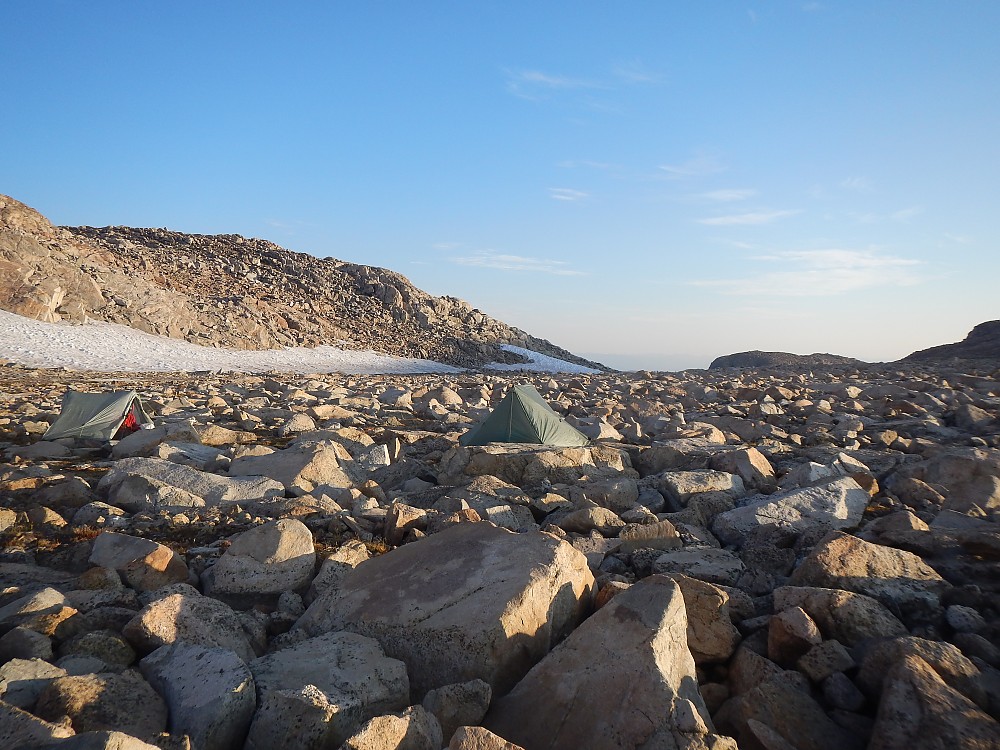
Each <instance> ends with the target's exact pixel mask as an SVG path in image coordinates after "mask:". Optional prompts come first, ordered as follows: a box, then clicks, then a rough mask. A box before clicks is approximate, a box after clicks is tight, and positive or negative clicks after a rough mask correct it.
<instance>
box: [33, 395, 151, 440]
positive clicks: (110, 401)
mask: <svg viewBox="0 0 1000 750" xmlns="http://www.w3.org/2000/svg"><path fill="white" fill-rule="evenodd" d="M152 421H153V420H152V419H150V418H149V415H148V414H146V411H145V410H144V409H143V408H142V401H141V400H140V398H139V394H138V393H136V392H135V391H113V392H111V393H80V392H79V391H66V394H65V395H64V396H63V399H62V408H61V409H60V410H59V418H58V419H57V420H56V421H55V422H53V423H52V424H51V426H50V427H49V429H48V430H46V431H45V434H44V435H42V440H58V439H59V438H95V439H98V440H113V439H116V438H119V437H122V436H123V435H126V434H128V433H130V432H135V431H136V430H138V429H139V428H140V427H141V426H142V425H144V424H149V423H151V422H152Z"/></svg>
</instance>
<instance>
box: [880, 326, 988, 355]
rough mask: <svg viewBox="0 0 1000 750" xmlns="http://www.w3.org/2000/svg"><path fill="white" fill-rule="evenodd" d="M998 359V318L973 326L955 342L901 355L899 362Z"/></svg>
mask: <svg viewBox="0 0 1000 750" xmlns="http://www.w3.org/2000/svg"><path fill="white" fill-rule="evenodd" d="M956 358H957V359H997V360H1000V320H990V321H987V322H985V323H980V324H979V325H977V326H976V327H975V328H973V329H972V330H971V331H970V332H969V335H968V336H966V337H965V338H964V339H963V340H962V341H959V342H958V343H955V344H941V345H940V346H932V347H931V348H930V349H921V350H920V351H916V352H913V354H908V355H907V356H905V357H903V359H902V360H900V361H901V362H935V361H939V360H949V359H956Z"/></svg>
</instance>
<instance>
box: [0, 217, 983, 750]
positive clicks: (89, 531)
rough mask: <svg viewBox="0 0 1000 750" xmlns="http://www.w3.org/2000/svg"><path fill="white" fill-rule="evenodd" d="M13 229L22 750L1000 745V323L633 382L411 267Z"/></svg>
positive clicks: (7, 729) (8, 236) (5, 412)
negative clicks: (335, 338)
mask: <svg viewBox="0 0 1000 750" xmlns="http://www.w3.org/2000/svg"><path fill="white" fill-rule="evenodd" d="M0 219H2V223H0V290H2V293H3V297H2V298H3V303H4V306H5V307H6V308H8V311H6V312H3V311H0V314H2V315H3V316H6V317H4V318H2V319H0V322H3V324H4V326H5V339H4V341H3V342H2V344H0V346H3V347H4V349H3V353H4V354H5V356H6V357H8V359H7V360H5V361H4V362H2V364H0V456H2V458H0V541H2V552H0V747H3V748H66V749H67V750H72V749H73V748H77V749H79V748H87V749H90V748H109V749H110V748H115V749H116V750H132V749H133V748H134V749H138V748H151V747H158V748H162V749H163V750H182V749H188V748H189V749H191V750H238V749H240V748H246V749H247V750H268V749H270V748H315V749H316V750H321V749H327V748H329V749H331V750H336V749H337V748H343V749H344V750H390V749H395V750H441V748H445V747H447V748H450V749H451V750H460V749H461V750H492V749H496V750H500V749H502V748H507V749H510V748H524V749H525V750H535V749H536V748H559V749H565V750H575V749H577V748H595V749H605V748H607V749H609V750H610V749H611V748H644V749H646V750H653V749H654V748H655V749H656V750H660V749H663V750H670V749H673V748H677V749H678V750H697V749H698V748H707V749H722V748H744V749H748V750H758V749H761V748H763V749H764V750H844V749H847V750H851V749H853V748H857V749H858V750H860V749H861V748H871V749H872V750H887V749H889V748H906V750H919V749H921V748H928V749H930V748H942V747H948V748H982V749H983V750H985V749H986V748H996V747H1000V723H998V718H1000V525H998V523H1000V421H998V417H1000V381H998V379H997V375H998V373H1000V369H998V367H1000V350H998V347H997V346H996V340H997V337H996V331H997V328H998V326H1000V323H998V322H996V321H993V322H988V323H984V324H982V325H980V326H977V327H976V328H975V329H974V330H973V332H972V333H971V334H970V335H969V338H968V339H967V340H966V341H965V342H960V343H958V344H953V345H948V346H939V347H935V348H932V349H928V350H925V351H921V352H916V353H915V354H914V355H912V356H910V357H908V358H905V359H904V360H901V361H899V362H894V363H885V364H866V363H864V362H860V361H858V360H853V359H848V358H845V357H836V356H832V355H811V356H798V355H789V354H784V353H780V352H779V353H775V352H744V353H738V354H733V355H727V356H726V357H720V358H719V359H718V360H717V361H716V362H714V363H713V366H712V367H711V368H710V369H708V370H688V371H683V372H674V373H671V372H651V371H640V372H630V373H623V372H615V371H612V370H609V369H608V368H603V367H601V366H600V365H598V364H597V363H593V362H587V361H585V360H580V359H579V358H576V357H573V355H571V354H569V353H568V352H565V351H564V350H562V349H559V348H558V347H556V346H554V345H552V344H550V343H548V342H545V341H542V340H540V339H537V338H534V337H531V336H529V335H528V334H526V333H524V332H522V331H519V330H517V329H513V328H510V327H508V326H506V325H504V324H502V323H499V322H497V321H493V320H492V319H489V318H486V317H484V316H482V315H481V314H479V313H478V312H475V311H472V308H471V306H469V305H467V304H466V303H464V302H461V301H460V300H442V298H433V297H431V296H429V295H426V294H424V293H423V292H421V291H420V290H417V289H415V288H414V287H411V286H409V285H408V282H406V281H405V279H403V278H402V277H398V276H394V275H392V274H391V272H384V271H380V270H379V269H367V268H364V267H356V268H347V269H346V270H345V266H344V264H340V263H339V262H338V261H331V260H326V261H319V260H316V259H311V260H310V259H308V258H307V257H305V256H303V257H301V258H296V257H295V254H292V253H289V252H288V251H285V250H282V249H281V248H276V247H274V246H270V245H265V244H261V243H259V242H257V241H243V240H242V238H235V237H234V236H226V237H222V238H218V237H197V238H194V239H191V240H190V241H189V240H185V239H184V238H185V235H179V234H176V233H173V234H169V233H167V234H165V233H164V232H162V231H158V230H131V229H127V228H121V227H116V228H109V229H104V230H92V229H87V228H83V229H76V230H70V229H66V228H57V227H53V226H52V225H51V224H49V223H48V222H47V221H46V220H45V219H44V218H43V217H41V215H39V214H37V213H36V212H34V211H32V210H31V209H29V208H27V207H26V206H24V205H23V204H20V203H18V202H17V201H14V200H13V199H3V202H2V203H0ZM92 242H96V243H97V244H92ZM143 243H145V244H143ZM178 247H183V248H184V254H181V253H179V252H178V250H177V248H178ZM236 248H249V249H240V250H236ZM234 253H236V254H237V255H238V257H239V258H241V260H240V261H239V264H237V262H236V260H235V256H234ZM239 253H245V254H244V255H239ZM266 259H270V260H266ZM268 264H269V265H268ZM123 267H127V268H130V269H131V270H130V271H129V273H128V274H124V275H123V274H121V273H120V269H121V268H123ZM266 267H267V268H269V269H270V270H268V271H266V273H268V274H270V276H269V277H268V278H269V285H268V286H261V285H259V284H255V283H254V278H251V277H255V278H259V277H260V274H263V273H265V270H264V269H265V268H266ZM251 268H252V269H257V270H255V271H247V270H246V269H251ZM184 269H187V271H188V272H190V273H191V274H192V275H191V277H190V278H189V279H188V281H187V283H186V285H185V286H184V287H183V288H181V287H178V286H176V285H174V284H172V283H168V282H167V281H166V280H167V279H168V278H175V276H174V275H173V274H175V273H181V272H182V271H183V270H184ZM234 269H235V270H234ZM310 269H311V270H310ZM168 271H169V273H168ZM307 271H308V273H311V274H314V275H315V276H316V277H317V278H323V279H325V280H326V281H325V282H324V283H325V284H326V287H325V288H336V289H338V291H337V292H336V294H333V293H331V294H330V296H329V297H327V298H325V299H326V301H325V302H322V304H319V303H317V304H312V305H304V304H302V297H301V296H299V297H297V296H296V292H295V289H296V286H295V279H297V278H301V277H302V275H303V274H305V273H307ZM199 273H200V274H201V276H198V274H199ZM227 273H228V274H229V276H226V274H227ZM234 274H235V275H234ZM220 277H222V278H224V279H225V283H226V284H236V283H237V279H238V278H243V280H244V282H243V283H245V289H243V292H242V293H241V295H240V296H239V297H238V298H233V299H234V300H238V304H235V305H230V306H229V307H226V306H222V307H220V306H218V305H215V304H209V303H210V302H211V300H213V299H218V298H217V297H213V296H212V288H211V287H210V286H207V285H205V284H201V283H199V282H198V281H197V279H199V278H211V279H218V278H220ZM338 285H339V286H338ZM274 288H280V289H282V290H284V291H283V292H282V295H281V296H280V298H279V297H273V298H270V299H269V298H267V294H268V293H269V292H268V291H267V290H270V289H274ZM241 289H242V287H241ZM255 289H256V290H261V289H263V290H264V292H263V296H261V297H259V298H252V297H251V296H250V295H251V291H252V290H255ZM391 290H396V293H393V292H392V291H391ZM124 295H131V296H130V297H128V298H127V299H121V296H124ZM120 299H121V301H119V300H120ZM161 303H162V304H161ZM324 305H325V306H324ZM206 309H210V313H208V314H202V312H199V311H204V310H206ZM220 310H221V312H219V311H220ZM254 311H256V312H254ZM352 311H353V312H352ZM434 311H436V312H434ZM470 311H471V312H470ZM220 316H221V317H220ZM254 316H257V317H254ZM94 319H98V320H103V322H99V323H95V322H93V321H94ZM74 320H75V321H77V322H74ZM278 320H280V321H282V322H281V324H280V325H278V324H277V323H276V322H275V321H278ZM81 321H82V322H81ZM254 321H256V322H254ZM123 324H127V325H123ZM130 326H131V327H130ZM137 328H138V329H140V330H136V329H137ZM335 328H336V330H338V331H340V332H341V334H340V335H342V336H344V337H345V338H342V339H339V343H340V346H341V347H343V348H341V349H336V350H331V349H330V348H329V347H326V348H324V347H323V346H320V347H318V348H316V349H305V348H290V349H285V350H283V351H282V352H281V354H282V356H283V357H284V359H271V360H263V362H265V364H264V365H262V364H261V361H262V360H253V359H251V357H253V356H257V355H268V356H270V355H269V353H268V352H267V351H259V350H260V349H261V348H262V347H263V348H265V349H266V347H267V345H268V344H269V342H271V343H273V341H278V342H282V343H286V344H295V343H298V344H317V343H320V342H321V341H323V340H325V338H324V337H327V336H329V335H331V334H330V331H332V330H334V329H335ZM160 334H165V335H160ZM254 337H257V338H256V339H255V338H254ZM198 341H201V343H202V344H205V343H211V344H214V346H213V347H207V346H197V345H196V343H197V342H198ZM140 342H141V343H140ZM220 345H227V346H230V347H237V348H227V349H223V348H220ZM366 347H367V348H368V349H369V350H368V351H360V349H363V348H366ZM531 347H534V348H531ZM149 350H155V351H156V354H155V355H154V358H153V359H150V358H149V357H148V351H149ZM275 351H276V350H275ZM66 352H69V353H70V357H71V359H70V360H65V359H59V357H60V356H63V355H65V354H66ZM272 353H274V352H272ZM433 356H439V357H440V358H441V360H443V361H437V362H435V361H433V360H432V359H426V358H427V357H433ZM213 357H215V359H213ZM241 357H242V359H241ZM295 357H302V359H299V360H297V361H298V365H296V364H295V362H296V360H295ZM324 358H327V359H324ZM67 362H69V363H70V365H71V366H67ZM205 362H208V363H211V362H219V363H220V364H218V365H217V366H215V367H208V368H206V369H201V370H199V371H196V369H197V365H196V363H205ZM268 362H270V363H271V364H272V366H273V367H274V368H276V369H271V370H270V371H268V365H267V364H266V363H268ZM46 363H49V364H48V365H46ZM106 363H111V364H113V367H111V368H107V369H113V370H114V371H111V372H101V371H100V370H101V369H102V365H104V364H106ZM323 363H326V364H323ZM171 364H173V369H174V370H176V371H173V372H171V371H169V370H170V369H171ZM310 368H311V369H310Z"/></svg>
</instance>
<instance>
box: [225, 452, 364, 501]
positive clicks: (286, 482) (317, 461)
mask: <svg viewBox="0 0 1000 750" xmlns="http://www.w3.org/2000/svg"><path fill="white" fill-rule="evenodd" d="M229 475H230V476H232V477H236V476H264V477H269V478H271V479H273V480H275V481H278V482H281V484H282V485H283V486H284V488H285V489H286V490H289V491H295V490H298V491H300V492H312V491H313V490H315V489H316V488H317V487H321V486H329V487H352V486H354V482H353V480H352V479H351V477H349V476H348V475H347V473H346V472H345V471H344V469H343V468H341V463H340V460H339V458H338V452H337V451H336V450H334V448H333V447H332V446H329V445H323V444H321V443H314V444H308V445H293V446H291V447H289V448H285V449H284V450H278V451H275V452H274V453H268V454H267V455H264V456H241V457H239V458H235V459H233V462H232V463H231V464H230V466H229Z"/></svg>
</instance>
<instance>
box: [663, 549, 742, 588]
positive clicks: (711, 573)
mask: <svg viewBox="0 0 1000 750" xmlns="http://www.w3.org/2000/svg"><path fill="white" fill-rule="evenodd" d="M744 569H745V568H744V565H743V561H742V560H740V558H738V557H737V556H736V555H734V554H733V553H732V552H729V551H728V550H724V549H716V548H714V547H685V548H683V549H677V550H671V551H669V552H666V553H665V554H663V555H660V556H659V557H658V558H656V562H655V563H653V572H654V573H667V574H672V573H681V574H683V575H686V576H691V577H692V578H697V579H698V580H699V581H707V582H708V583H716V584H720V585H722V586H732V585H734V584H735V583H736V581H737V579H738V578H739V577H740V574H742V573H743V571H744Z"/></svg>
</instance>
